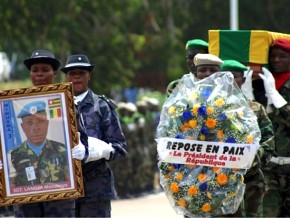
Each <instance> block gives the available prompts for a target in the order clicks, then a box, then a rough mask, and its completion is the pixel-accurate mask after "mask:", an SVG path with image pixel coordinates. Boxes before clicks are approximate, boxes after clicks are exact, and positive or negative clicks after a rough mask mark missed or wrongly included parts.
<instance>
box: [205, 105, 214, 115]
mask: <svg viewBox="0 0 290 218" xmlns="http://www.w3.org/2000/svg"><path fill="white" fill-rule="evenodd" d="M206 112H207V114H213V113H214V108H213V107H208V108H207V109H206Z"/></svg>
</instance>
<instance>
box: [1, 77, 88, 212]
mask: <svg viewBox="0 0 290 218" xmlns="http://www.w3.org/2000/svg"><path fill="white" fill-rule="evenodd" d="M0 136H1V149H0V158H1V160H2V162H3V168H2V170H0V176H1V178H0V195H1V196H0V206H8V205H13V204H25V203H33V202H41V201H50V200H59V199H67V198H79V197H81V196H83V195H84V188H83V180H82V168H81V162H80V161H78V160H75V159H73V158H72V156H71V148H73V147H74V146H75V145H76V144H77V143H78V134H77V122H76V116H75V106H74V98H73V90H72V84H71V83H59V84H52V85H45V86H34V87H30V88H20V89H13V90H3V91H0Z"/></svg>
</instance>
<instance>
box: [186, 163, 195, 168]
mask: <svg viewBox="0 0 290 218" xmlns="http://www.w3.org/2000/svg"><path fill="white" fill-rule="evenodd" d="M186 166H187V167H188V168H189V169H192V168H194V167H195V166H196V165H195V164H186Z"/></svg>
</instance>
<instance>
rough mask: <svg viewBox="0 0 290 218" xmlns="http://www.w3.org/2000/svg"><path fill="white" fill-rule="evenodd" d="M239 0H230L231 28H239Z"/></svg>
mask: <svg viewBox="0 0 290 218" xmlns="http://www.w3.org/2000/svg"><path fill="white" fill-rule="evenodd" d="M238 1H239V0H230V26H231V30H238V29H239V10H238V4H239V3H238Z"/></svg>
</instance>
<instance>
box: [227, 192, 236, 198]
mask: <svg viewBox="0 0 290 218" xmlns="http://www.w3.org/2000/svg"><path fill="white" fill-rule="evenodd" d="M236 195H237V193H235V192H230V193H229V194H228V196H227V198H233V197H235V196H236Z"/></svg>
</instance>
